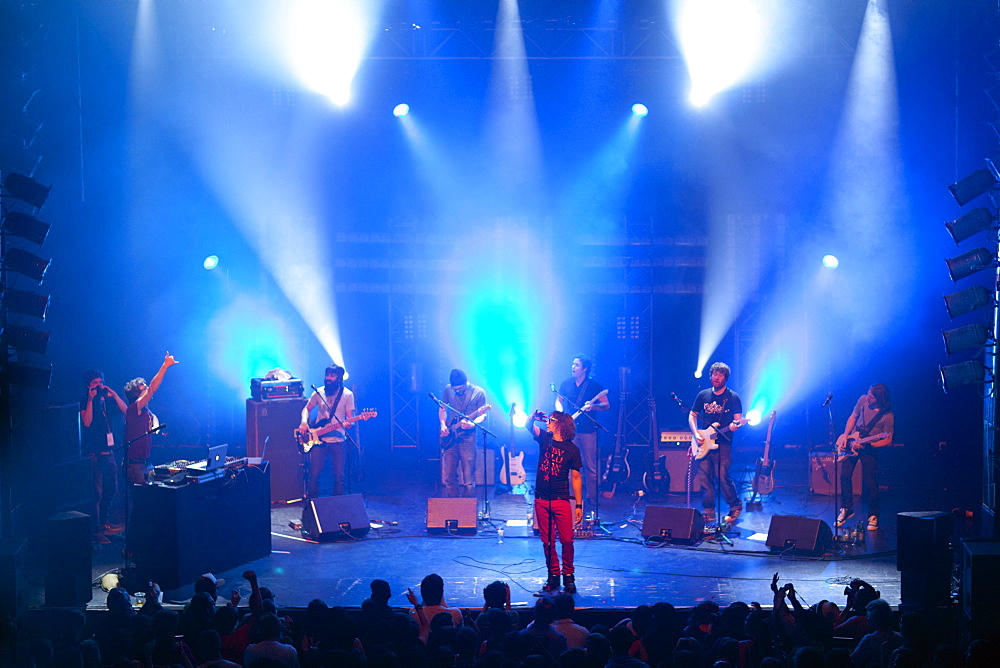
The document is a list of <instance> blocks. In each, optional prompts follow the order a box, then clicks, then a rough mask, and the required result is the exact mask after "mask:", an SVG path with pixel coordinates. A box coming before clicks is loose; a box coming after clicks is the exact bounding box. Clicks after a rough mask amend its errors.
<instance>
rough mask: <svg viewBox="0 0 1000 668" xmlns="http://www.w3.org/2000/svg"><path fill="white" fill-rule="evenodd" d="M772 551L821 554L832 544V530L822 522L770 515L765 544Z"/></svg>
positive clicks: (790, 516) (809, 518)
mask: <svg viewBox="0 0 1000 668" xmlns="http://www.w3.org/2000/svg"><path fill="white" fill-rule="evenodd" d="M765 544H766V545H767V546H768V547H769V548H771V549H772V550H781V551H784V550H795V551H796V552H799V553H802V554H814V555H819V554H822V553H823V551H824V550H826V549H827V548H828V547H830V545H832V544H833V530H832V529H831V528H830V525H829V524H827V523H826V522H824V521H823V520H814V519H812V518H811V517H798V516H795V515H772V516H771V525H770V526H769V527H768V529H767V541H766V543H765Z"/></svg>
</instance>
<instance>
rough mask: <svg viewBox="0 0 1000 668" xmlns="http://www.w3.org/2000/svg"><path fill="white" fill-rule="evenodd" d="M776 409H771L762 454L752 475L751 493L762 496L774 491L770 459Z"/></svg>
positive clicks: (772, 461)
mask: <svg viewBox="0 0 1000 668" xmlns="http://www.w3.org/2000/svg"><path fill="white" fill-rule="evenodd" d="M777 415H778V411H771V421H770V422H769V423H768V425H767V438H766V439H764V456H763V457H761V458H760V459H758V460H757V473H756V474H755V475H754V477H753V485H752V489H753V493H754V494H757V495H760V496H763V495H764V494H770V493H771V492H773V491H774V460H772V459H771V431H772V430H773V429H774V418H775V417H776V416H777Z"/></svg>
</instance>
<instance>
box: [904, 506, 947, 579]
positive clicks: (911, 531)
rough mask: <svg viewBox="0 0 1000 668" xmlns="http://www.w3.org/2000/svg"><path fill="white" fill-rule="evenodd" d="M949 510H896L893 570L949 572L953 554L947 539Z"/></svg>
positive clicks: (914, 572)
mask: <svg viewBox="0 0 1000 668" xmlns="http://www.w3.org/2000/svg"><path fill="white" fill-rule="evenodd" d="M953 526H954V525H953V520H952V516H951V513H945V512H940V511H917V512H906V513H896V570H898V571H902V572H909V573H913V574H916V573H948V574H950V573H951V569H952V566H953V564H954V562H955V558H954V556H953V555H952V551H951V548H950V543H949V541H950V540H951V532H952V529H953Z"/></svg>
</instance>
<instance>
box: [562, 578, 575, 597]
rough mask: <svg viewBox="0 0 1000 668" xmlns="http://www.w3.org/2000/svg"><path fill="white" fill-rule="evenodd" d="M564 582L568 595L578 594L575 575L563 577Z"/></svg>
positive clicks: (564, 589) (564, 588)
mask: <svg viewBox="0 0 1000 668" xmlns="http://www.w3.org/2000/svg"><path fill="white" fill-rule="evenodd" d="M562 581H563V591H564V592H565V593H567V594H575V593H576V576H575V575H564V576H562Z"/></svg>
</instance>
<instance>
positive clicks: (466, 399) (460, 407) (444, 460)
mask: <svg viewBox="0 0 1000 668" xmlns="http://www.w3.org/2000/svg"><path fill="white" fill-rule="evenodd" d="M444 403H445V404H447V405H448V406H451V407H452V408H453V409H454V410H453V411H449V410H447V409H445V407H444V406H441V408H440V409H439V410H438V420H439V421H440V423H441V482H442V483H443V484H444V489H445V496H448V497H453V498H454V497H472V496H475V491H476V490H475V485H476V480H475V478H474V477H473V472H474V469H473V466H474V463H475V459H476V429H475V426H474V425H473V424H472V422H470V421H469V420H466V419H464V418H462V417H461V416H463V415H469V416H472V415H473V414H476V416H475V417H474V418H473V422H476V423H477V424H478V423H480V422H482V421H483V420H485V419H486V410H485V406H486V392H485V391H484V390H483V388H481V387H479V386H478V385H473V384H472V383H470V382H469V379H468V377H467V376H466V375H465V372H464V371H462V370H461V369H452V370H451V376H450V377H449V385H448V386H447V387H445V388H444Z"/></svg>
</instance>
